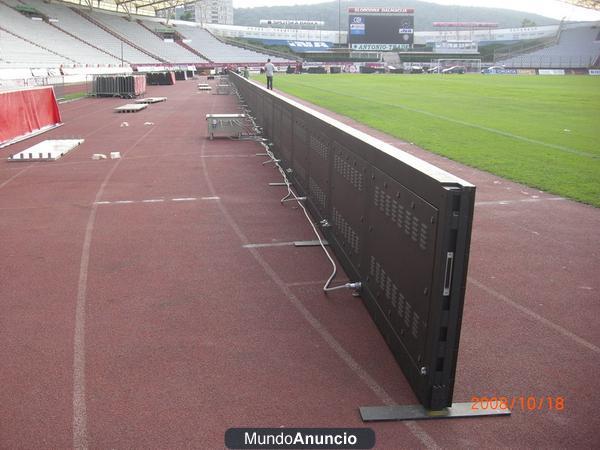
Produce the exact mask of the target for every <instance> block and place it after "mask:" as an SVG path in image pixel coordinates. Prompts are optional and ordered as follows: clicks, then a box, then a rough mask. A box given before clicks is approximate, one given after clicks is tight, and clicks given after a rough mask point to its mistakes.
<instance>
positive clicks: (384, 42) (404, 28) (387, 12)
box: [348, 8, 415, 51]
mask: <svg viewBox="0 0 600 450" xmlns="http://www.w3.org/2000/svg"><path fill="white" fill-rule="evenodd" d="M414 12H415V10H414V9H412V8H348V44H349V46H350V48H352V49H353V50H367V51H368V50H374V51H387V50H398V49H407V48H411V47H412V44H413V42H414V32H415V30H414V23H415V22H414Z"/></svg>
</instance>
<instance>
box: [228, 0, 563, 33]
mask: <svg viewBox="0 0 600 450" xmlns="http://www.w3.org/2000/svg"><path fill="white" fill-rule="evenodd" d="M298 1H301V0H298ZM349 6H382V7H386V6H387V7H409V8H415V30H416V31H427V30H432V29H433V27H432V23H433V22H437V21H461V22H498V24H499V26H500V28H516V27H520V26H521V23H522V21H523V19H528V20H530V21H533V22H535V23H536V24H537V25H552V24H555V23H558V21H556V20H554V19H550V18H548V17H544V16H540V15H536V14H530V13H526V12H521V11H511V10H508V9H499V8H480V7H469V6H451V5H438V4H435V3H428V2H423V1H418V0H409V1H398V0H360V1H352V0H351V1H342V30H345V29H346V26H347V22H348V14H347V12H346V11H347V8H348V7H349ZM233 17H234V23H235V25H244V26H254V27H256V26H258V25H259V21H260V20H261V19H297V20H322V21H324V22H325V29H328V30H337V29H338V2H337V1H334V2H326V3H319V4H316V5H299V6H268V7H259V8H236V9H235V10H234V14H233Z"/></svg>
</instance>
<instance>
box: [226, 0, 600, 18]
mask: <svg viewBox="0 0 600 450" xmlns="http://www.w3.org/2000/svg"><path fill="white" fill-rule="evenodd" d="M326 1H328V0H233V6H234V7H235V8H251V7H253V6H275V5H309V4H314V3H324V2H326ZM329 1H330V0H329ZM429 1H430V2H431V3H439V4H443V5H465V6H489V7H493V8H506V9H515V10H518V11H527V12H532V13H537V14H541V15H544V16H548V17H552V18H554V19H562V18H563V17H566V18H567V19H569V20H600V12H598V11H592V10H589V9H584V8H577V7H575V6H571V5H567V4H565V3H563V2H560V1H556V0H477V1H473V0H429ZM410 3H411V2H410V0H398V6H399V7H410V6H411V4H410ZM343 4H344V1H343V0H342V8H343V7H344V6H343ZM418 13H419V10H418V9H417V10H416V14H418ZM269 19H285V17H269ZM490 20H493V17H490Z"/></svg>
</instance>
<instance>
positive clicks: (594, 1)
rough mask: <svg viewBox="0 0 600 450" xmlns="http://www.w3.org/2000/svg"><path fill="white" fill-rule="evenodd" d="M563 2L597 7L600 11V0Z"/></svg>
mask: <svg viewBox="0 0 600 450" xmlns="http://www.w3.org/2000/svg"><path fill="white" fill-rule="evenodd" d="M561 1H562V2H563V3H570V4H572V5H575V6H581V7H582V8H589V9H595V10H596V11H600V0H561Z"/></svg>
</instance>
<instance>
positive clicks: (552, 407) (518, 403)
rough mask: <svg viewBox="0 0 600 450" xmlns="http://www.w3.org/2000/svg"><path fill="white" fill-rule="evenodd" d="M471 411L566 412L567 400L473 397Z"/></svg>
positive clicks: (546, 397)
mask: <svg viewBox="0 0 600 450" xmlns="http://www.w3.org/2000/svg"><path fill="white" fill-rule="evenodd" d="M471 409H472V410H473V411H478V410H483V411H485V410H488V409H501V410H507V409H510V410H511V411H513V410H515V409H521V410H522V411H542V410H544V409H545V410H548V411H564V409H565V398H564V397H562V396H551V395H548V396H541V397H537V396H534V395H519V396H513V397H504V396H499V397H471Z"/></svg>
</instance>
